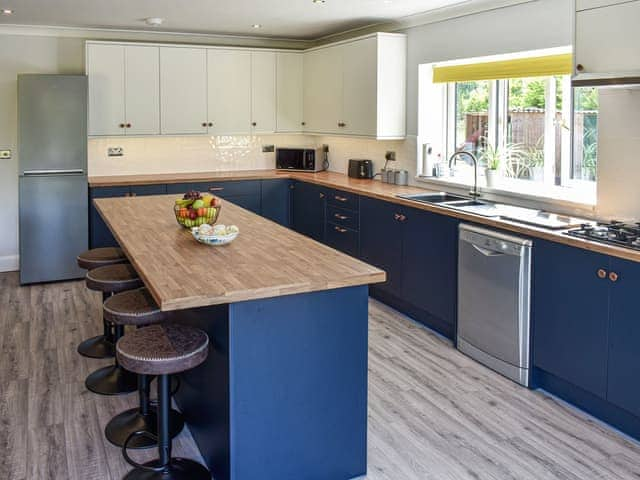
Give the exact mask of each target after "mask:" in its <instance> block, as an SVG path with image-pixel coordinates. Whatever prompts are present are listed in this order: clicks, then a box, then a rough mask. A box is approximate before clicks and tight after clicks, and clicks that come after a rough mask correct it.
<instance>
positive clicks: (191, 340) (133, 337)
mask: <svg viewBox="0 0 640 480" xmlns="http://www.w3.org/2000/svg"><path fill="white" fill-rule="evenodd" d="M208 349H209V337H207V334H206V333H205V332H203V331H202V330H198V329H197V328H193V327H189V326H186V325H174V324H161V325H151V326H149V327H145V328H140V329H138V330H135V331H133V332H131V333H127V334H126V335H125V336H124V337H122V338H121V339H120V340H119V341H118V343H117V344H116V358H117V359H118V361H119V362H120V364H121V365H122V366H123V367H124V368H126V369H128V370H131V371H132V372H136V373H138V374H142V375H158V427H157V430H158V434H157V436H156V435H154V434H151V433H149V432H146V431H138V432H134V433H132V434H131V435H129V438H127V440H126V441H125V444H124V446H123V447H122V455H123V456H124V458H125V460H126V461H127V463H129V464H130V465H132V466H133V467H134V469H133V470H131V471H130V472H129V473H128V474H127V475H125V477H124V480H183V479H184V480H201V479H202V480H211V473H209V470H207V468H205V467H204V466H203V465H201V464H199V463H198V462H194V461H193V460H189V459H186V458H172V457H171V438H170V436H169V407H170V397H169V395H170V393H169V383H170V375H172V374H175V373H180V372H184V371H186V370H189V369H191V368H195V367H197V366H198V365H200V364H201V363H202V362H204V361H205V360H206V358H207V355H208ZM139 436H146V437H148V438H150V439H152V440H154V441H157V443H158V454H159V458H157V459H156V460H153V461H151V462H148V463H145V464H139V463H137V462H135V461H133V460H132V459H131V457H129V454H128V452H127V448H128V445H129V444H130V443H131V441H132V440H133V439H134V438H136V437H139Z"/></svg>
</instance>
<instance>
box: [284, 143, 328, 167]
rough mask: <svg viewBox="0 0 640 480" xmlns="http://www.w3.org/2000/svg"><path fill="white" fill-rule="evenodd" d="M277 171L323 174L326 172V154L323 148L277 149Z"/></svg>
mask: <svg viewBox="0 0 640 480" xmlns="http://www.w3.org/2000/svg"><path fill="white" fill-rule="evenodd" d="M276 169H277V170H293V171H298V172H321V171H322V170H325V152H324V150H323V149H322V148H276Z"/></svg>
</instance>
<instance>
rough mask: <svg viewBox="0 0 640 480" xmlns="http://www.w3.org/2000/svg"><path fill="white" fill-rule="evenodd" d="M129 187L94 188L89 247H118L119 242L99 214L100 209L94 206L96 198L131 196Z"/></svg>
mask: <svg viewBox="0 0 640 480" xmlns="http://www.w3.org/2000/svg"><path fill="white" fill-rule="evenodd" d="M129 192H130V189H129V187H99V188H92V189H90V191H89V247H90V248H100V247H117V246H118V242H117V241H116V239H115V238H113V235H112V234H111V230H109V227H107V224H106V223H104V220H103V219H102V217H101V216H100V214H99V213H98V209H97V208H96V206H95V205H94V204H93V199H94V198H111V197H125V196H127V195H129Z"/></svg>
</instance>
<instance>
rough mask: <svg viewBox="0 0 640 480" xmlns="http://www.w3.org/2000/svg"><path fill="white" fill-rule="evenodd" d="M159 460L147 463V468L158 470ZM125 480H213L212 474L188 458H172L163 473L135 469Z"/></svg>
mask: <svg viewBox="0 0 640 480" xmlns="http://www.w3.org/2000/svg"><path fill="white" fill-rule="evenodd" d="M159 465H160V462H159V461H158V460H154V461H152V462H149V463H145V464H144V466H145V467H151V468H156V467H158V466H159ZM123 480H211V473H209V470H207V469H206V468H205V467H204V466H202V465H200V464H199V463H198V462H194V461H193V460H189V459H188V458H172V459H171V463H169V465H168V467H167V468H166V469H165V471H163V472H150V471H148V470H143V469H141V468H134V469H133V470H131V471H130V472H129V473H127V474H126V475H125V476H124V479H123Z"/></svg>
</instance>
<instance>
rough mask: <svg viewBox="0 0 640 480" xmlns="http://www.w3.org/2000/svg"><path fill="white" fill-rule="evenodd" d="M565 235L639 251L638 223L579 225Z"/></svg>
mask: <svg viewBox="0 0 640 480" xmlns="http://www.w3.org/2000/svg"><path fill="white" fill-rule="evenodd" d="M566 234H567V235H569V236H571V237H577V238H583V239H586V240H591V241H594V242H599V243H606V244H608V245H616V246H618V247H624V248H629V249H632V250H640V223H625V222H616V221H613V222H611V223H598V224H595V225H594V224H587V223H585V224H584V225H581V226H580V228H576V229H573V230H568V231H567V232H566Z"/></svg>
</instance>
